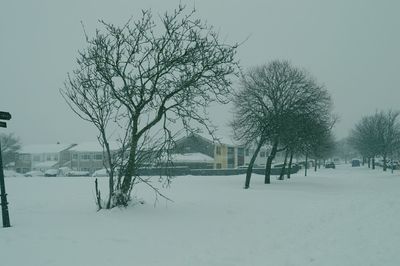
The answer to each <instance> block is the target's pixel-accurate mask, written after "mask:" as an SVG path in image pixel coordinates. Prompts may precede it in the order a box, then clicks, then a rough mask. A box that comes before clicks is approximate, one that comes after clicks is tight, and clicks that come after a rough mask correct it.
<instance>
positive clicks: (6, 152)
mask: <svg viewBox="0 0 400 266" xmlns="http://www.w3.org/2000/svg"><path fill="white" fill-rule="evenodd" d="M0 142H1V153H2V154H3V166H4V167H7V165H8V164H10V163H12V162H15V160H16V156H17V154H18V152H19V151H20V150H21V141H20V139H19V138H18V137H16V136H15V135H14V134H13V133H10V134H4V133H1V134H0Z"/></svg>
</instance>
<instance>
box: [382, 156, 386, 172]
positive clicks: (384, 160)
mask: <svg viewBox="0 0 400 266" xmlns="http://www.w3.org/2000/svg"><path fill="white" fill-rule="evenodd" d="M386 160H387V159H386V154H384V155H383V171H385V172H386V169H387V165H386V164H387V162H386Z"/></svg>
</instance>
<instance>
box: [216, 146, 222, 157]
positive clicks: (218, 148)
mask: <svg viewBox="0 0 400 266" xmlns="http://www.w3.org/2000/svg"><path fill="white" fill-rule="evenodd" d="M216 154H217V155H221V147H220V146H217V150H216Z"/></svg>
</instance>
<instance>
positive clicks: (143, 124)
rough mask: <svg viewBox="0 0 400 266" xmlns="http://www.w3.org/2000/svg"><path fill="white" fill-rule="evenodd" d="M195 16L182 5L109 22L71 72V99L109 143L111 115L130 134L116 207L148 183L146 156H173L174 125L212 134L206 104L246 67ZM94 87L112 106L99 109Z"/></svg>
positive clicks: (67, 93) (225, 92)
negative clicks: (140, 183)
mask: <svg viewBox="0 0 400 266" xmlns="http://www.w3.org/2000/svg"><path fill="white" fill-rule="evenodd" d="M194 15H195V10H193V11H190V12H187V11H186V9H185V7H183V6H179V7H178V9H176V10H174V11H173V12H171V13H168V12H167V13H165V14H163V15H160V16H159V17H158V18H159V20H158V21H156V20H155V19H154V18H153V16H152V13H151V12H150V11H149V10H144V11H142V16H141V18H140V19H139V20H136V21H134V20H133V19H131V20H129V21H128V22H127V23H126V24H125V25H122V26H116V25H113V24H110V23H106V22H104V21H101V25H102V29H101V30H97V31H96V34H95V36H94V37H93V38H89V37H88V36H87V44H88V47H87V48H86V49H85V50H83V51H81V52H80V53H79V57H78V60H77V62H78V66H77V68H76V69H75V70H74V72H73V74H72V75H69V76H68V79H67V81H66V83H65V88H64V89H63V90H62V93H63V95H64V97H65V99H66V100H67V102H68V103H69V104H70V106H71V107H72V108H73V109H74V110H75V112H77V113H79V114H80V116H81V117H82V116H83V117H84V118H85V119H87V120H89V121H90V122H91V123H93V124H95V126H96V127H97V128H98V129H99V132H100V133H101V134H100V138H101V141H102V143H104V144H106V143H107V140H108V138H109V136H107V134H103V133H102V132H103V131H104V132H107V129H106V128H105V127H106V126H107V121H109V120H110V119H112V121H113V122H116V123H117V124H118V125H119V126H120V127H121V128H122V131H123V132H124V134H123V137H121V138H120V139H121V140H122V141H121V142H122V143H123V144H124V145H125V149H124V153H125V154H124V158H125V159H124V160H122V161H123V165H121V167H120V172H121V174H120V179H119V180H117V182H115V183H114V184H111V183H112V182H111V179H112V178H111V177H110V195H111V197H114V198H117V199H118V200H117V201H116V200H114V201H113V200H111V202H112V203H111V204H110V206H109V207H110V208H111V207H113V206H115V205H126V204H127V202H128V201H129V200H130V192H131V190H132V187H133V185H134V184H136V182H138V180H142V179H141V178H140V174H139V168H141V167H142V166H143V165H144V164H146V162H145V160H144V159H143V158H147V159H148V160H154V159H155V158H160V157H165V156H167V157H168V151H169V149H170V147H171V144H172V142H173V128H177V127H178V128H185V129H187V130H194V129H195V127H199V126H203V127H205V128H206V129H208V130H209V131H212V129H211V128H210V121H209V119H208V117H207V115H206V114H207V110H206V108H207V107H208V105H209V104H210V103H211V102H215V101H217V102H220V103H227V102H228V96H229V94H230V87H231V79H230V78H231V75H232V74H236V73H237V67H238V66H237V61H236V59H235V53H236V48H237V45H236V44H233V45H229V44H225V43H223V42H221V41H220V40H219V36H218V34H217V33H216V32H215V31H214V30H213V28H212V27H210V26H207V25H206V24H204V23H203V22H202V21H201V20H200V19H198V18H196V17H195V16H194ZM89 91H91V92H93V93H94V94H95V95H100V98H99V99H100V102H101V103H104V105H103V104H101V105H100V106H94V107H93V106H92V105H91V102H92V100H93V99H94V100H95V102H97V101H98V100H97V99H96V98H94V97H92V96H90V97H87V96H86V95H87V93H86V92H89ZM76 98H78V99H79V100H78V99H76ZM88 104H89V105H90V106H87V105H88ZM85 105H86V106H87V107H84V108H82V106H85ZM100 110H104V112H103V113H100ZM90 114H99V115H100V118H98V117H97V116H94V117H93V116H91V115H90ZM147 163H149V161H148V162H147ZM112 185H114V188H112Z"/></svg>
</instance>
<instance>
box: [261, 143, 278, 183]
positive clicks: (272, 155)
mask: <svg viewBox="0 0 400 266" xmlns="http://www.w3.org/2000/svg"><path fill="white" fill-rule="evenodd" d="M277 150H278V141H275V143H274V145H273V146H272V150H271V153H270V154H269V156H268V159H267V163H266V165H265V179H264V184H270V183H271V165H272V160H273V159H274V158H275V155H276V152H277Z"/></svg>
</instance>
